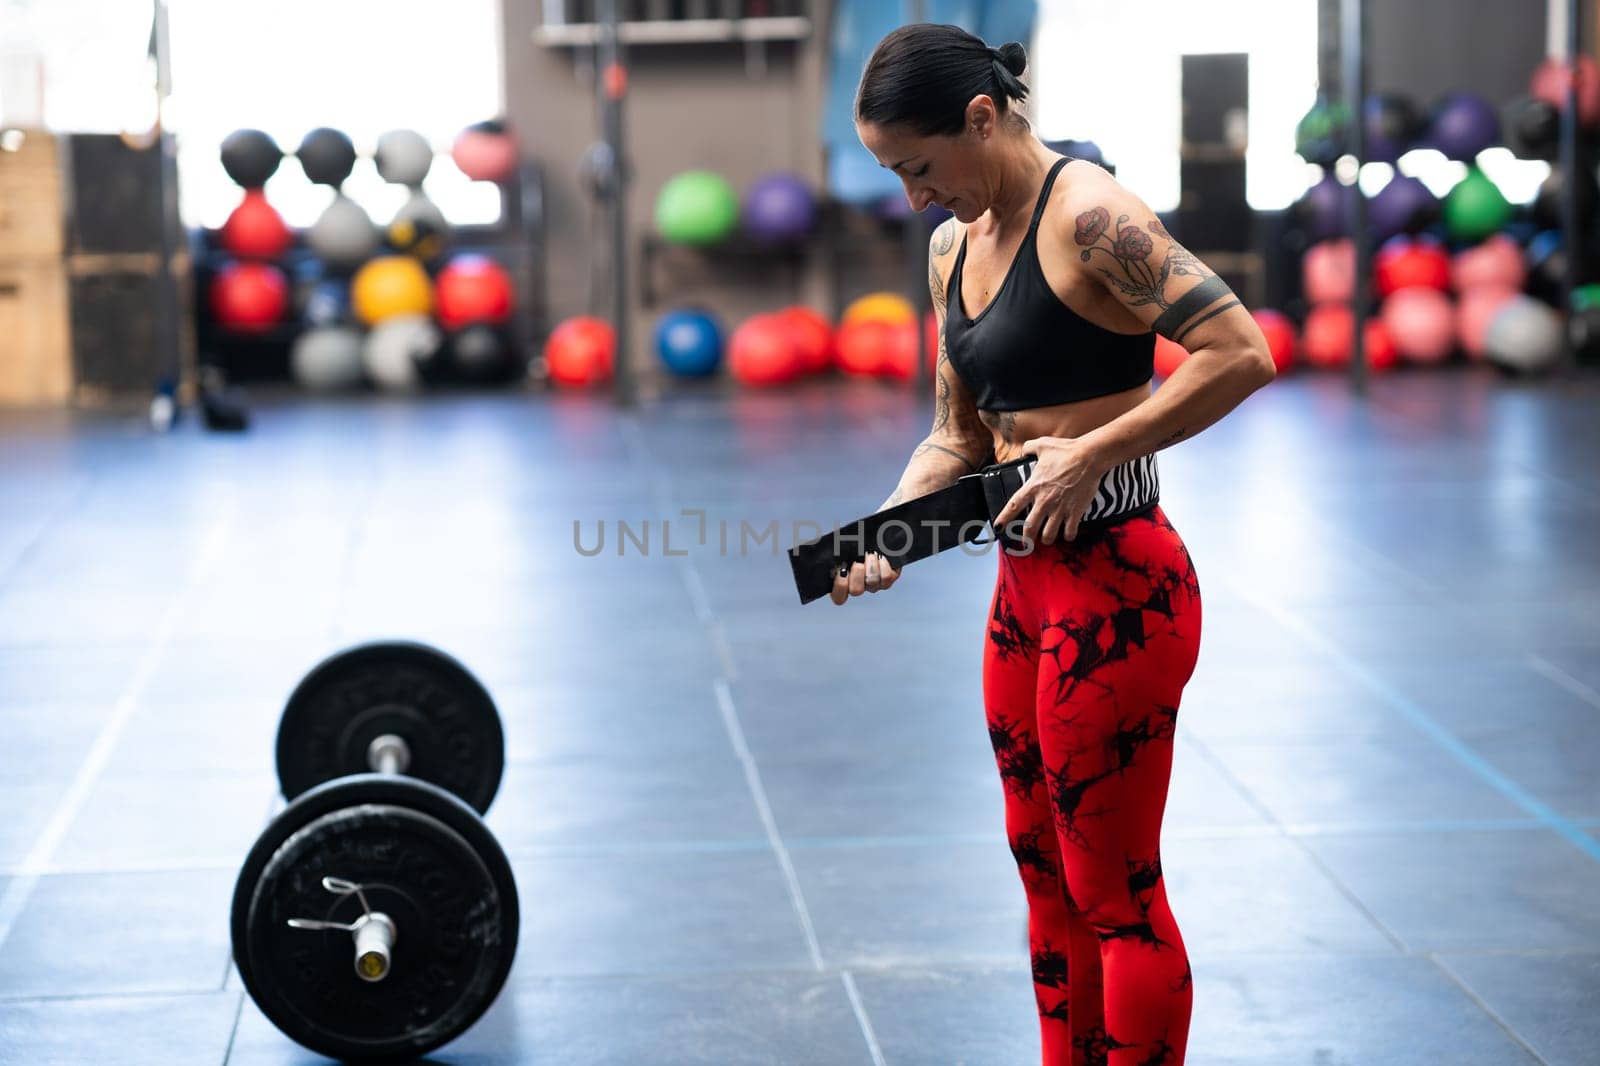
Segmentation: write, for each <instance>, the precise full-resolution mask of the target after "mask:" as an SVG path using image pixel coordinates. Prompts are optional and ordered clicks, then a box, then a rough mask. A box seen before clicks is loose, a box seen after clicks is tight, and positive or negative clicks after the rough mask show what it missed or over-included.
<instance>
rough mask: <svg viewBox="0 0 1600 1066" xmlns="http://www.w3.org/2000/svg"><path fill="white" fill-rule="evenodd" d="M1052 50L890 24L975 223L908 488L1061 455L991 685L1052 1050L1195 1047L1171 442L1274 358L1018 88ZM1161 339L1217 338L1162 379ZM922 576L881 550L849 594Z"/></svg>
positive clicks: (899, 168) (909, 129)
mask: <svg viewBox="0 0 1600 1066" xmlns="http://www.w3.org/2000/svg"><path fill="white" fill-rule="evenodd" d="M1025 67H1026V57H1025V55H1024V52H1023V49H1022V46H1021V45H1018V44H1007V45H1005V46H1004V47H1003V48H1000V49H991V48H989V47H988V46H987V45H985V44H984V43H983V42H982V41H981V40H979V39H978V38H976V37H973V36H972V35H971V34H968V33H966V32H965V31H963V30H961V29H959V28H957V27H954V26H935V25H927V24H922V25H912V26H905V27H902V28H901V29H898V30H896V31H895V32H894V33H891V34H890V35H889V36H888V37H885V38H884V39H883V41H882V42H880V43H879V45H878V47H877V50H876V51H875V52H874V53H873V56H872V58H871V60H870V61H869V62H868V63H867V67H866V70H865V72H864V73H863V75H862V79H861V86H860V89H859V91H858V94H857V99H856V128H857V132H858V134H859V136H860V138H861V142H862V143H863V144H864V145H865V146H866V147H867V149H868V150H869V151H870V152H871V153H872V154H873V155H874V156H875V157H876V158H877V160H878V161H879V162H880V163H881V164H882V165H883V166H885V167H888V168H889V169H891V170H893V171H894V172H895V173H896V174H898V175H900V178H901V180H902V181H903V182H904V183H905V189H906V196H907V198H908V199H909V200H910V202H911V206H912V208H913V209H915V210H918V211H920V210H922V209H923V208H925V207H927V206H928V205H929V204H932V203H937V204H940V205H941V206H943V207H945V208H947V209H948V210H949V211H951V212H952V213H953V214H954V216H955V217H954V218H951V219H949V220H947V221H946V222H945V223H944V224H943V225H942V226H940V227H939V228H938V230H937V231H936V232H935V233H934V234H933V238H932V241H931V243H930V246H929V269H928V282H929V285H930V287H931V289H932V291H933V304H934V308H935V311H936V313H937V315H938V317H939V327H940V329H939V337H940V340H939V360H938V370H937V375H938V382H937V399H936V403H935V408H934V420H933V430H932V432H931V433H930V434H929V435H928V437H927V439H925V440H924V441H923V442H922V443H921V444H919V445H918V446H917V448H916V450H915V451H914V452H913V453H912V455H911V460H910V462H909V463H908V464H907V465H906V469H905V473H904V475H903V476H902V477H901V479H900V483H899V485H898V486H897V487H896V488H895V491H894V494H893V495H891V496H890V497H889V499H888V500H887V501H885V504H884V506H885V507H889V506H892V505H894V504H897V503H899V502H901V501H902V500H905V499H911V498H913V497H916V496H920V495H922V494H924V493H927V492H931V491H933V490H935V489H938V488H942V487H944V486H946V485H948V484H950V483H951V482H952V481H954V480H955V479H956V478H958V477H960V476H962V475H964V474H968V473H971V472H973V471H975V470H978V469H979V468H981V467H982V466H984V465H985V464H987V463H989V462H991V461H1008V460H1011V459H1016V458H1020V457H1022V456H1025V455H1032V456H1036V457H1037V464H1036V465H1035V467H1034V468H1033V471H1032V473H1031V475H1030V476H1029V478H1028V480H1027V481H1026V483H1025V484H1024V485H1023V487H1022V489H1021V490H1020V491H1019V492H1018V493H1017V494H1016V495H1015V496H1014V497H1013V498H1012V499H1011V501H1010V502H1009V503H1008V504H1006V506H1005V509H1004V510H1003V511H1002V512H1001V513H1000V515H999V516H998V518H997V520H996V525H997V526H998V527H1000V528H1003V529H1006V528H1011V523H1012V522H1013V520H1015V519H1019V518H1020V519H1022V521H1021V522H1020V529H1021V536H1020V538H1010V539H1009V540H1008V543H1010V544H1012V545H1013V546H1012V547H1010V548H1008V549H1007V550H1005V551H1001V552H999V553H998V554H999V574H998V577H997V579H996V583H995V590H994V597H993V600H992V604H991V609H990V617H989V622H988V640H987V642H986V644H985V652H984V665H983V691H984V703H985V711H986V714H987V717H988V722H989V735H990V739H991V740H992V742H993V745H994V750H995V756H996V760H997V762H998V765H999V769H1000V776H1001V780H1002V783H1003V785H1004V787H1005V802H1006V819H1005V820H1006V831H1007V835H1008V837H1009V839H1010V843H1011V849H1012V853H1013V855H1014V856H1015V857H1016V861H1017V868H1018V872H1019V873H1020V875H1021V878H1022V883H1023V886H1024V889H1025V891H1026V894H1027V900H1028V930H1029V941H1030V947H1031V955H1032V968H1033V981H1034V989H1035V995H1036V999H1037V1001H1038V1008H1039V1019H1040V1029H1041V1034H1042V1037H1043V1045H1044V1061H1045V1063H1047V1064H1068V1063H1073V1064H1090V1063H1106V1064H1109V1066H1118V1064H1125V1066H1135V1064H1138V1066H1153V1064H1157V1063H1161V1064H1175V1063H1181V1062H1182V1061H1183V1057H1184V1048H1185V1045H1186V1042H1187V1038H1188V1031H1189V1015H1190V1009H1191V1006H1192V1003H1193V992H1192V988H1191V973H1190V969H1189V962H1188V958H1187V956H1186V954H1185V952H1184V946H1183V940H1182V938H1181V937H1180V935H1179V932H1178V926H1177V924H1176V922H1175V921H1174V920H1173V916H1172V911H1171V909H1170V908H1169V906H1168V903H1167V897H1166V889H1165V883H1164V881H1163V878H1162V873H1161V860H1160V853H1159V844H1160V833H1161V818H1162V812H1163V809H1164V807H1165V804H1166V794H1167V786H1168V781H1169V779H1170V776H1171V768H1172V751H1173V730H1174V727H1175V724H1176V720H1177V709H1178V701H1179V697H1180V696H1181V694H1182V690H1183V686H1184V684H1185V683H1186V682H1187V681H1188V679H1189V677H1190V675H1191V674H1192V673H1193V670H1194V665H1195V659H1196V656H1197V654H1198V652H1199V642H1200V590H1199V585H1198V583H1197V581H1196V577H1195V571H1194V567H1193V564H1192V563H1191V562H1190V559H1189V555H1188V552H1187V551H1186V550H1185V548H1184V545H1183V542H1182V540H1180V539H1179V537H1178V534H1177V532H1176V531H1175V530H1174V529H1173V527H1172V525H1171V524H1170V523H1169V522H1168V521H1167V518H1166V516H1165V515H1164V514H1163V513H1162V511H1161V508H1160V507H1159V506H1158V504H1157V499H1158V492H1159V490H1158V482H1157V476H1156V464H1155V456H1154V453H1155V452H1156V451H1158V450H1160V449H1162V448H1166V447H1169V446H1171V445H1173V444H1176V443H1178V442H1179V441H1182V440H1184V439H1187V438H1189V437H1192V436H1194V435H1195V434H1196V433H1198V432H1200V431H1201V430H1202V429H1204V428H1205V427H1207V426H1209V425H1210V424H1211V423H1213V422H1215V421H1216V420H1217V419H1219V418H1221V417H1222V416H1223V415H1224V414H1226V413H1227V412H1228V411H1230V410H1232V409H1233V408H1234V407H1235V406H1237V405H1238V404H1239V403H1240V402H1241V401H1242V400H1243V399H1244V398H1245V397H1246V396H1248V395H1249V394H1250V393H1251V392H1253V391H1255V390H1256V389H1258V388H1260V387H1261V386H1262V385H1264V384H1266V383H1267V382H1268V381H1270V380H1272V377H1273V365H1272V360H1271V358H1270V357H1269V356H1268V355H1267V350H1266V343H1265V340H1264V339H1263V337H1262V336H1261V332H1260V331H1259V330H1258V329H1257V328H1256V326H1255V323H1254V321H1253V320H1252V319H1251V317H1250V315H1249V314H1248V313H1247V312H1246V311H1245V310H1244V308H1243V307H1241V306H1240V304H1239V301H1238V300H1237V299H1235V298H1234V296H1233V294H1232V293H1231V292H1230V291H1229V290H1228V287H1227V286H1226V285H1225V284H1224V283H1223V282H1222V281H1221V280H1220V279H1218V278H1217V277H1216V276H1215V274H1213V273H1212V271H1210V270H1208V269H1207V268H1206V267H1205V265H1204V264H1202V263H1201V262H1200V261H1199V260H1197V259H1196V258H1195V257H1194V256H1193V255H1191V254H1190V253H1189V252H1188V251H1186V250H1185V249H1184V248H1183V247H1182V246H1181V245H1179V244H1178V243H1177V242H1176V241H1174V240H1173V239H1172V237H1171V235H1170V234H1168V233H1167V231H1166V230H1165V229H1164V228H1163V227H1162V225H1161V223H1160V222H1159V221H1157V219H1156V216H1155V214H1154V213H1153V212H1152V211H1151V210H1150V209H1149V208H1148V207H1147V206H1145V204H1144V203H1143V202H1141V201H1140V200H1139V198H1138V197H1136V196H1134V195H1133V194H1132V193H1130V192H1128V191H1127V190H1126V189H1124V188H1123V187H1122V186H1121V185H1119V184H1118V183H1117V182H1116V180H1115V179H1114V178H1112V177H1111V176H1110V175H1109V174H1108V173H1107V172H1106V171H1105V170H1103V169H1101V168H1100V167H1098V166H1095V165H1094V164H1092V163H1087V162H1082V161H1071V160H1067V159H1064V158H1062V157H1059V156H1057V155H1055V154H1054V153H1052V152H1051V151H1050V150H1049V149H1047V148H1046V147H1045V146H1044V145H1043V144H1041V143H1040V141H1039V140H1038V139H1037V138H1036V137H1035V136H1034V135H1033V133H1032V131H1031V130H1030V129H1029V126H1028V123H1027V120H1026V119H1025V118H1023V116H1022V115H1021V114H1019V113H1018V112H1017V111H1016V110H1015V109H1014V107H1013V105H1014V104H1015V103H1016V102H1019V101H1021V100H1022V99H1023V98H1024V97H1025V96H1026V95H1027V89H1026V88H1025V87H1024V85H1023V84H1022V82H1021V81H1019V80H1018V79H1019V77H1020V76H1021V75H1022V73H1023V71H1024V69H1025ZM1156 333H1161V334H1162V335H1164V336H1166V337H1169V338H1171V339H1172V340H1174V341H1177V342H1179V343H1181V344H1182V345H1183V346H1184V347H1185V348H1187V349H1188V350H1189V351H1190V353H1191V356H1190V358H1189V359H1188V360H1187V361H1186V362H1185V363H1184V364H1183V366H1182V367H1181V368H1180V369H1179V370H1178V371H1176V372H1175V373H1174V374H1172V376H1171V377H1170V378H1168V379H1167V380H1166V382H1165V383H1164V384H1163V385H1162V387H1161V388H1160V389H1159V390H1158V391H1156V392H1154V393H1152V392H1151V389H1150V381H1151V369H1152V357H1153V351H1154V346H1155V334H1156ZM1029 549H1031V550H1029ZM898 576H899V574H898V572H897V571H896V570H894V569H893V568H891V567H889V566H888V565H887V563H886V562H885V561H884V560H883V559H882V558H881V557H879V556H877V555H869V556H868V557H867V558H866V560H865V561H864V562H857V563H855V564H854V565H853V566H851V567H849V570H848V572H847V573H844V572H841V574H840V576H838V577H837V578H836V579H835V583H834V588H833V594H832V599H833V601H834V603H836V604H843V603H844V602H846V600H847V599H848V598H849V597H851V596H857V595H860V594H861V593H863V592H880V591H883V590H884V589H887V588H889V587H890V586H892V585H893V584H894V583H895V581H896V579H897V578H898Z"/></svg>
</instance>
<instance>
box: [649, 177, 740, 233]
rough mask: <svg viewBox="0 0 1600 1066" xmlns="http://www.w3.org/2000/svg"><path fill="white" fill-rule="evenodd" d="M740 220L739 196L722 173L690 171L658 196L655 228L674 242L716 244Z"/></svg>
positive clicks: (668, 184) (731, 230)
mask: <svg viewBox="0 0 1600 1066" xmlns="http://www.w3.org/2000/svg"><path fill="white" fill-rule="evenodd" d="M738 222H739V198H738V197H737V196H735V195H734V193H733V188H732V186H730V185H729V184H728V182H727V180H726V179H724V178H723V177H722V175H720V174H716V173H713V172H712V171H709V170H688V171H684V172H683V173H682V174H678V175H677V176H675V177H673V178H671V179H670V180H668V181H667V183H666V184H665V185H663V186H662V187H661V193H660V195H659V196H658V197H657V198H656V231H657V232H658V233H660V234H661V236H662V237H663V238H664V239H666V240H667V241H670V242H672V243H674V244H715V243H717V242H718V241H721V240H723V239H724V238H726V237H727V236H728V234H730V233H732V232H733V229H734V227H735V226H736V225H737V224H738Z"/></svg>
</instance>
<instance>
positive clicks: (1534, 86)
mask: <svg viewBox="0 0 1600 1066" xmlns="http://www.w3.org/2000/svg"><path fill="white" fill-rule="evenodd" d="M1571 70H1572V68H1571V67H1569V66H1568V65H1567V61H1566V60H1565V59H1560V58H1556V57H1551V58H1549V59H1546V60H1545V61H1544V62H1543V63H1541V64H1540V65H1539V69H1538V70H1536V71H1534V73H1533V81H1532V82H1531V83H1530V84H1529V85H1528V93H1529V95H1531V96H1535V97H1538V98H1539V99H1540V100H1543V101H1545V102H1546V103H1548V104H1549V105H1550V106H1551V107H1553V108H1555V109H1556V110H1557V111H1565V110H1566V109H1567V82H1568V81H1569V80H1570V78H1571V73H1570V72H1571ZM1597 123H1600V67H1597V66H1596V64H1595V61H1594V60H1593V59H1591V58H1589V57H1588V56H1580V57H1579V58H1578V124H1579V125H1582V126H1594V125H1595V124H1597Z"/></svg>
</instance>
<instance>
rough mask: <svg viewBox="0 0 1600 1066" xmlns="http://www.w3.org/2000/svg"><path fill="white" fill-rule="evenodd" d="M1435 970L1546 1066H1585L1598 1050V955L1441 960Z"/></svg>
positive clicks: (1446, 957) (1443, 957)
mask: <svg viewBox="0 0 1600 1066" xmlns="http://www.w3.org/2000/svg"><path fill="white" fill-rule="evenodd" d="M1438 962H1439V965H1440V966H1441V967H1443V968H1444V969H1446V970H1448V971H1450V972H1451V973H1453V974H1454V975H1455V977H1456V978H1457V979H1458V980H1460V981H1461V982H1462V983H1463V984H1465V985H1466V986H1467V987H1468V988H1469V989H1471V990H1472V993H1473V995H1475V996H1477V997H1478V998H1479V999H1481V1000H1482V1001H1483V1002H1484V1004H1485V1005H1486V1006H1487V1007H1488V1008H1489V1009H1490V1010H1491V1011H1493V1012H1494V1013H1495V1014H1496V1015H1498V1016H1499V1017H1500V1019H1501V1020H1502V1021H1503V1022H1504V1023H1505V1024H1506V1025H1508V1026H1510V1027H1511V1029H1512V1030H1513V1031H1515V1032H1516V1033H1517V1035H1518V1036H1520V1037H1521V1038H1522V1039H1523V1040H1524V1041H1525V1042H1526V1043H1527V1044H1528V1046H1529V1047H1531V1048H1533V1050H1534V1051H1535V1052H1536V1053H1537V1054H1538V1055H1539V1057H1540V1058H1541V1059H1543V1060H1544V1061H1545V1062H1546V1063H1548V1064H1549V1066H1585V1064H1587V1063H1592V1062H1593V1061H1594V1057H1595V1048H1596V1047H1600V1014H1596V1012H1595V1009H1594V1005H1595V1004H1596V1003H1600V954H1597V953H1593V952H1590V953H1585V954H1581V955H1580V954H1572V955H1565V954H1563V955H1518V954H1495V955H1455V954H1445V955H1441V956H1439V959H1438Z"/></svg>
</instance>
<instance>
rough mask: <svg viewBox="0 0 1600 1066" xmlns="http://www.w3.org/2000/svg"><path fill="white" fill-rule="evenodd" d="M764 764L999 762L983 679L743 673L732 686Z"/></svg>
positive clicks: (746, 728)
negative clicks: (783, 677) (976, 757)
mask: <svg viewBox="0 0 1600 1066" xmlns="http://www.w3.org/2000/svg"><path fill="white" fill-rule="evenodd" d="M729 691H730V693H731V695H732V697H733V705H734V707H735V708H737V710H738V715H739V722H740V725H741V727H742V728H743V731H744V736H745V741H746V743H747V744H748V745H749V748H750V752H751V754H752V755H754V756H755V758H756V760H757V761H758V762H759V763H760V764H761V765H762V766H766V765H767V764H768V763H769V762H774V761H784V760H790V759H822V760H828V759H838V760H849V759H855V758H860V757H862V756H863V755H866V756H868V757H887V756H894V757H896V758H899V759H902V760H906V761H908V762H920V761H922V760H923V759H927V758H932V759H952V758H963V759H965V758H970V757H971V756H972V755H973V753H974V752H976V753H979V754H981V755H982V756H983V757H984V758H992V753H991V749H990V747H989V732H988V728H987V726H986V724H985V720H984V713H983V691H982V687H981V685H980V681H979V678H978V677H977V676H975V675H974V676H971V677H968V678H965V679H960V678H940V677H937V676H935V671H933V670H926V671H923V672H921V673H920V674H913V675H910V676H907V677H895V678H880V677H877V676H873V675H869V676H867V677H863V678H861V679H860V680H859V681H854V682H851V683H848V684H843V685H841V684H839V683H838V682H837V681H835V680H832V679H824V678H812V679H809V680H798V681H788V682H781V683H780V682H774V681H772V680H770V679H768V678H759V677H757V678H751V677H745V676H743V675H741V677H740V678H739V679H737V680H735V681H734V682H733V683H732V684H731V685H730V686H729Z"/></svg>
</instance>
